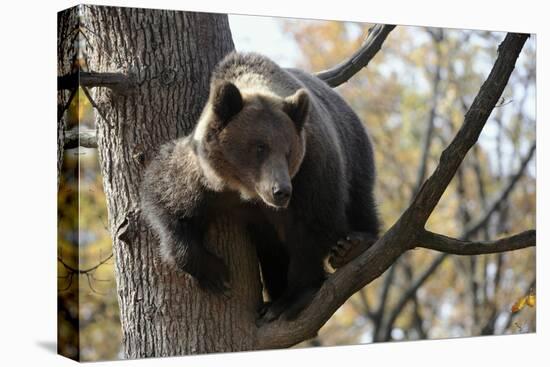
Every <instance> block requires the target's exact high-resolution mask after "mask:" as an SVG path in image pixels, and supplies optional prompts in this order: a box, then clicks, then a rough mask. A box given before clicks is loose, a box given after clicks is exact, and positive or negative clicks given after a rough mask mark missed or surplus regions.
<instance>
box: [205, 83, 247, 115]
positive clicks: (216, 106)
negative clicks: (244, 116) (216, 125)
mask: <svg viewBox="0 0 550 367" xmlns="http://www.w3.org/2000/svg"><path fill="white" fill-rule="evenodd" d="M212 108H213V110H214V113H215V114H216V115H217V116H218V117H219V118H220V119H221V121H222V122H223V123H226V122H228V121H229V119H231V117H233V116H235V115H236V114H237V113H239V112H240V111H241V110H242V109H243V98H242V96H241V92H239V88H237V87H236V86H235V84H233V83H231V82H228V81H225V80H224V81H221V82H219V83H217V84H216V85H214V86H213V90H212Z"/></svg>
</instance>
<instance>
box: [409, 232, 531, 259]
mask: <svg viewBox="0 0 550 367" xmlns="http://www.w3.org/2000/svg"><path fill="white" fill-rule="evenodd" d="M418 242H419V244H418V245H417V247H422V248H427V249H430V250H436V251H440V252H445V253H448V254H454V255H482V254H495V253H499V252H506V251H513V250H519V249H522V248H526V247H531V246H535V243H536V232H535V230H534V229H532V230H529V231H525V232H521V233H519V234H516V235H514V236H510V237H505V238H501V239H498V240H495V241H463V240H459V239H456V238H452V237H447V236H445V235H442V234H439V233H434V232H430V231H428V230H423V231H422V232H421V233H420V235H419V236H418Z"/></svg>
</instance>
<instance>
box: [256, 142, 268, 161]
mask: <svg viewBox="0 0 550 367" xmlns="http://www.w3.org/2000/svg"><path fill="white" fill-rule="evenodd" d="M267 150H268V147H267V145H265V144H264V143H256V155H257V156H258V158H262V157H264V156H265V155H266V153H267Z"/></svg>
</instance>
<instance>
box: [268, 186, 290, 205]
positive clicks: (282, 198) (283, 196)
mask: <svg viewBox="0 0 550 367" xmlns="http://www.w3.org/2000/svg"><path fill="white" fill-rule="evenodd" d="M272 191H273V198H274V199H275V201H277V203H281V204H282V203H285V202H286V201H287V200H288V199H290V195H291V194H292V186H290V185H278V184H276V185H273V187H272Z"/></svg>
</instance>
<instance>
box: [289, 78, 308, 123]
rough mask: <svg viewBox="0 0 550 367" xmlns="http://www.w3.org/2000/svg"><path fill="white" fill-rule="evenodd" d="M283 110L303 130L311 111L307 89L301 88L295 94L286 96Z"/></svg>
mask: <svg viewBox="0 0 550 367" xmlns="http://www.w3.org/2000/svg"><path fill="white" fill-rule="evenodd" d="M283 110H284V111H285V112H286V113H287V115H288V116H289V117H290V118H291V119H292V121H294V124H296V128H297V129H298V131H301V130H302V127H303V126H304V124H305V122H306V120H307V117H308V113H309V96H308V95H307V92H306V91H305V89H303V88H300V89H298V90H297V91H296V93H294V94H293V95H291V96H288V97H286V98H285V100H284V102H283Z"/></svg>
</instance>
